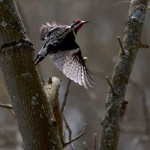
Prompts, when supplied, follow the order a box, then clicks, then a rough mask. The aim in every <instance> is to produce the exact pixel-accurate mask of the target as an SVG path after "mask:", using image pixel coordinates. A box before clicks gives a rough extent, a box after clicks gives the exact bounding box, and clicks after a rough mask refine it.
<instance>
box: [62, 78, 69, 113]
mask: <svg viewBox="0 0 150 150" xmlns="http://www.w3.org/2000/svg"><path fill="white" fill-rule="evenodd" d="M70 84H71V80H70V79H69V80H68V84H67V89H66V92H65V96H64V100H63V104H62V107H61V113H63V111H64V109H65V106H66V102H67V97H68V94H69V88H70Z"/></svg>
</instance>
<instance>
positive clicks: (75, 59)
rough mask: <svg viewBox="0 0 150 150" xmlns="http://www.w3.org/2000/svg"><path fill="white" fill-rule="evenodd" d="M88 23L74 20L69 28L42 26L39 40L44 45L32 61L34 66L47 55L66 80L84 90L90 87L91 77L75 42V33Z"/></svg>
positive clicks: (53, 24) (67, 26)
mask: <svg viewBox="0 0 150 150" xmlns="http://www.w3.org/2000/svg"><path fill="white" fill-rule="evenodd" d="M88 22H89V21H82V20H80V19H76V20H75V21H73V23H72V24H71V25H70V26H69V25H57V24H56V23H52V24H49V23H47V24H46V25H42V27H41V29H40V39H41V40H42V41H44V45H43V47H42V48H41V50H40V51H39V53H38V54H37V56H36V58H35V59H34V61H33V62H34V64H35V65H37V64H38V63H39V62H41V61H42V60H43V59H44V58H45V57H46V56H47V55H48V54H49V55H50V56H51V58H52V61H53V63H54V64H55V65H56V66H57V67H58V68H59V69H60V70H61V71H62V72H63V73H64V74H65V75H66V76H67V77H68V78H70V79H71V80H73V81H74V82H76V83H78V84H80V85H83V86H84V87H85V88H88V86H91V87H92V84H93V83H94V82H93V80H92V78H91V76H92V75H91V73H90V72H89V70H88V69H87V67H86V65H85V62H84V60H83V57H82V54H81V50H80V47H79V46H78V44H77V43H76V42H75V38H76V34H77V32H78V31H79V30H80V29H81V27H82V26H83V25H84V24H85V23H88Z"/></svg>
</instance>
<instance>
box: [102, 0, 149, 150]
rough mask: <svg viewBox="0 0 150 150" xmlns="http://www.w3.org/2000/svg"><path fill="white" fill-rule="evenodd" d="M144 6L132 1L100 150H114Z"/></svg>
mask: <svg viewBox="0 0 150 150" xmlns="http://www.w3.org/2000/svg"><path fill="white" fill-rule="evenodd" d="M147 3H148V0H131V5H130V8H129V14H128V17H127V22H126V28H125V32H124V38H123V51H120V54H119V57H118V60H117V63H116V66H115V68H114V72H113V75H112V78H111V88H110V89H109V91H108V94H107V99H106V114H105V118H104V121H103V122H102V126H103V132H102V138H101V146H100V150H117V146H118V141H119V135H120V124H121V120H122V117H123V115H124V111H125V110H124V109H125V107H126V105H127V104H126V102H125V101H124V97H125V92H126V87H127V84H128V80H129V77H130V73H131V70H132V67H133V64H134V61H135V58H136V54H137V51H138V49H139V47H140V45H141V34H142V28H143V23H144V20H145V14H146V8H147Z"/></svg>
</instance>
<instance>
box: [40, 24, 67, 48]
mask: <svg viewBox="0 0 150 150" xmlns="http://www.w3.org/2000/svg"><path fill="white" fill-rule="evenodd" d="M65 27H66V25H57V24H56V23H55V22H53V23H52V24H50V23H47V24H45V25H42V26H41V28H40V39H41V41H45V40H49V41H51V42H50V44H51V45H53V41H55V40H57V39H55V38H54V37H57V36H53V35H56V34H61V33H60V32H64V31H65V29H66V28H65ZM63 29H64V30H63ZM51 35H52V36H51ZM58 37H59V36H58Z"/></svg>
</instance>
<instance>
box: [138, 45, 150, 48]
mask: <svg viewBox="0 0 150 150" xmlns="http://www.w3.org/2000/svg"><path fill="white" fill-rule="evenodd" d="M139 47H140V48H150V46H149V45H148V44H140V46H139Z"/></svg>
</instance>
